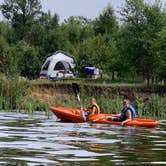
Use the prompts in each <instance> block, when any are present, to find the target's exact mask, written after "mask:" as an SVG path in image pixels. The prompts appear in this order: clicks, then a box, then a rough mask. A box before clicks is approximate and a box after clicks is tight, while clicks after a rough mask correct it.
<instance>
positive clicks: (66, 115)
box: [50, 106, 158, 128]
mask: <svg viewBox="0 0 166 166" xmlns="http://www.w3.org/2000/svg"><path fill="white" fill-rule="evenodd" d="M50 110H51V111H52V112H53V113H54V114H55V115H56V116H57V118H59V119H60V120H61V121H63V122H73V123H82V122H85V120H84V117H83V116H82V111H81V110H79V109H73V108H65V107H54V106H51V107H50ZM110 116H111V114H96V115H93V116H90V117H89V118H88V120H87V121H89V122H93V123H100V124H112V125H120V124H121V122H115V121H111V120H107V118H108V117H110ZM125 125H126V126H138V127H148V128H154V127H156V126H157V125H158V121H156V120H152V119H143V118H136V119H134V120H131V121H129V122H127V123H126V124H125Z"/></svg>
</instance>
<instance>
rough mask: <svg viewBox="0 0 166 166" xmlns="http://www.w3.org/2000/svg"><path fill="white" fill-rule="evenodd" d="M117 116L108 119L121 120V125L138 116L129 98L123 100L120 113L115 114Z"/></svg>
mask: <svg viewBox="0 0 166 166" xmlns="http://www.w3.org/2000/svg"><path fill="white" fill-rule="evenodd" d="M115 116H117V117H112V116H110V117H108V118H107V120H112V121H117V122H121V125H125V124H126V123H127V122H129V121H131V120H133V119H135V118H136V111H135V108H134V107H133V106H132V105H131V104H130V100H129V99H124V100H123V109H122V111H121V113H120V114H117V115H115Z"/></svg>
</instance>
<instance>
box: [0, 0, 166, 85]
mask: <svg viewBox="0 0 166 166" xmlns="http://www.w3.org/2000/svg"><path fill="white" fill-rule="evenodd" d="M0 9H1V12H2V14H3V16H4V17H5V18H6V19H7V21H6V22H0V58H1V60H0V72H3V73H5V72H6V71H10V73H12V74H21V75H22V76H25V77H28V78H31V77H32V76H34V75H37V74H39V70H40V68H41V65H42V63H43V62H44V61H45V58H46V56H47V55H48V54H50V53H53V52H55V51H57V50H63V51H66V52H68V53H70V54H71V55H73V56H74V59H75V63H76V70H77V71H79V73H81V74H82V75H83V73H84V71H83V69H84V67H85V66H95V67H98V68H100V69H102V71H103V73H104V74H105V75H107V76H109V77H110V76H112V80H115V79H126V78H130V79H132V80H133V79H135V78H141V77H142V78H143V79H147V83H149V81H150V79H153V80H155V81H156V82H157V81H158V80H165V78H166V76H165V73H166V72H165V70H166V69H165V66H166V60H165V57H166V56H165V52H166V51H165V48H166V47H165V43H166V41H165V36H166V35H165V34H166V33H165V28H166V12H165V9H164V8H162V5H161V3H160V2H159V1H156V2H155V3H153V4H147V3H145V0H126V1H125V6H124V7H123V8H122V9H121V10H120V13H121V22H120V24H119V23H118V20H117V18H116V16H115V13H114V9H113V8H112V6H110V5H107V6H106V8H104V10H103V11H102V12H101V13H100V14H99V16H98V17H97V18H96V19H94V20H90V19H87V18H85V17H82V16H77V17H75V16H71V17H69V18H68V19H67V20H65V21H64V22H63V23H62V24H59V23H58V22H59V16H58V14H56V13H55V14H54V15H53V16H52V15H51V13H50V11H48V12H47V13H45V12H43V11H42V10H41V4H40V1H39V0H4V2H3V3H2V4H1V5H0ZM110 79H111V78H110Z"/></svg>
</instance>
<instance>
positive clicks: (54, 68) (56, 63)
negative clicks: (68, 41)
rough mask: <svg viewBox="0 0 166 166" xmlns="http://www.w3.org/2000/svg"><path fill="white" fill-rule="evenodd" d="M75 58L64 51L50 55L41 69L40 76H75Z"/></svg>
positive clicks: (52, 77) (53, 77) (48, 77)
mask: <svg viewBox="0 0 166 166" xmlns="http://www.w3.org/2000/svg"><path fill="white" fill-rule="evenodd" d="M74 67H75V64H74V59H73V58H72V57H70V56H68V55H67V54H66V53H65V52H63V51H57V52H55V53H53V54H52V55H51V56H49V57H48V58H47V59H46V61H45V62H44V64H43V65H42V68H41V71H40V78H47V79H57V78H67V77H74V73H73V71H74Z"/></svg>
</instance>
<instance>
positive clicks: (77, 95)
mask: <svg viewBox="0 0 166 166" xmlns="http://www.w3.org/2000/svg"><path fill="white" fill-rule="evenodd" d="M72 88H73V92H74V94H75V96H76V97H77V100H78V102H79V104H80V106H81V114H82V116H83V117H84V120H85V119H86V117H85V115H84V111H83V105H82V103H81V99H80V88H79V85H78V84H77V83H72Z"/></svg>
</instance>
